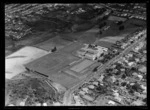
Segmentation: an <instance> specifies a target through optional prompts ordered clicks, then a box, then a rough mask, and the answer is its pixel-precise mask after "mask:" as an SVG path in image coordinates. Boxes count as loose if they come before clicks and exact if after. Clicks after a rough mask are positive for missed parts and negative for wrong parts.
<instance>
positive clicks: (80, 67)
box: [70, 59, 94, 72]
mask: <svg viewBox="0 0 150 110" xmlns="http://www.w3.org/2000/svg"><path fill="white" fill-rule="evenodd" d="M93 63H94V62H93V61H91V60H87V59H85V60H83V61H82V62H80V63H79V64H76V65H75V66H73V67H72V68H70V69H71V70H73V71H75V72H80V71H82V70H84V69H85V68H87V67H89V66H90V65H92V64H93Z"/></svg>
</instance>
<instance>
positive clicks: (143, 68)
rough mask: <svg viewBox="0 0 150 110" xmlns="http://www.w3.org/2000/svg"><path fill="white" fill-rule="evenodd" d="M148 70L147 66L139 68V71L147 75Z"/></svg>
mask: <svg viewBox="0 0 150 110" xmlns="http://www.w3.org/2000/svg"><path fill="white" fill-rule="evenodd" d="M146 69H147V68H146V67H145V66H141V67H139V69H138V70H139V71H140V72H142V73H145V72H146Z"/></svg>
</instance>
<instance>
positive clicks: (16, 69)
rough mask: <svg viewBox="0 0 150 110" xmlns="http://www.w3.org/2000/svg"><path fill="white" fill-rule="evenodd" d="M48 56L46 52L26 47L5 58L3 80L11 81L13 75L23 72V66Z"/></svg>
mask: <svg viewBox="0 0 150 110" xmlns="http://www.w3.org/2000/svg"><path fill="white" fill-rule="evenodd" d="M46 54H48V52H47V51H44V50H41V49H38V48H35V47H30V46H26V47H24V48H22V49H20V50H18V51H17V52H15V53H13V54H11V55H9V56H7V57H6V58H5V78H6V79H7V78H8V79H11V78H12V77H14V76H15V75H17V74H19V73H21V72H24V71H25V70H26V69H25V67H24V64H27V63H29V62H30V61H33V60H35V59H37V58H40V57H42V56H44V55H46Z"/></svg>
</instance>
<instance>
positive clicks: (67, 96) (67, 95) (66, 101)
mask: <svg viewBox="0 0 150 110" xmlns="http://www.w3.org/2000/svg"><path fill="white" fill-rule="evenodd" d="M145 37H146V34H145V35H144V36H143V37H142V38H140V39H139V40H137V41H136V42H134V43H133V44H132V45H130V46H129V47H127V48H126V49H125V50H124V51H122V53H120V54H119V55H118V56H116V57H114V58H113V59H111V60H110V61H109V62H107V63H106V64H104V65H102V66H101V67H99V69H98V71H97V72H98V73H100V72H103V71H104V70H105V69H106V67H108V66H110V64H112V63H114V62H116V61H117V60H119V58H120V57H121V56H123V55H124V54H126V53H128V52H129V51H130V50H131V49H132V48H133V47H134V46H136V45H137V44H138V43H139V42H140V41H142V40H144V38H145ZM98 75H99V74H95V73H94V74H89V75H88V76H87V77H86V78H85V79H83V80H82V81H81V82H80V83H78V84H77V85H75V86H74V87H72V88H71V89H69V90H68V91H66V92H65V94H64V99H63V105H69V102H70V100H71V94H72V93H73V92H74V90H75V89H76V88H78V87H80V86H82V84H83V83H84V82H88V81H90V80H91V79H92V78H93V77H97V76H98Z"/></svg>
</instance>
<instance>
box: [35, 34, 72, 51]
mask: <svg viewBox="0 0 150 110" xmlns="http://www.w3.org/2000/svg"><path fill="white" fill-rule="evenodd" d="M69 44H71V41H67V40H63V39H61V38H60V37H59V36H55V37H54V38H51V39H49V40H47V41H44V42H42V43H39V44H36V45H34V46H35V47H38V48H40V49H43V50H46V51H50V50H51V49H53V48H54V47H56V48H57V50H59V49H61V48H63V47H65V46H67V45H69Z"/></svg>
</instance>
